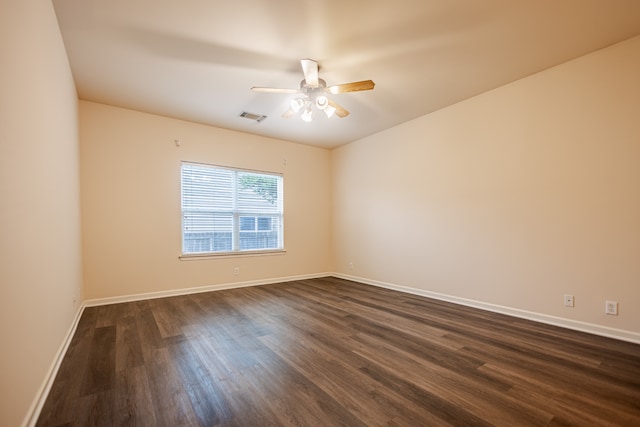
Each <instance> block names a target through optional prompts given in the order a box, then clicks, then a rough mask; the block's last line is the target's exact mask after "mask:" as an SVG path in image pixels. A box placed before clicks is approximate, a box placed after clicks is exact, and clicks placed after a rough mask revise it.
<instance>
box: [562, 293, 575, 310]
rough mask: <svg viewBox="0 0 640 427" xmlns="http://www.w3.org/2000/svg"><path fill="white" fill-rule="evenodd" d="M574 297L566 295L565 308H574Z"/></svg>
mask: <svg viewBox="0 0 640 427" xmlns="http://www.w3.org/2000/svg"><path fill="white" fill-rule="evenodd" d="M573 303H574V301H573V295H565V296H564V306H565V307H573Z"/></svg>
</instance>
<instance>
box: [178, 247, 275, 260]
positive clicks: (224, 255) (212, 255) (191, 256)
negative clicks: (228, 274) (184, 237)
mask: <svg viewBox="0 0 640 427" xmlns="http://www.w3.org/2000/svg"><path fill="white" fill-rule="evenodd" d="M286 253H287V251H286V250H285V249H277V250H272V251H242V252H221V253H212V252H208V253H202V254H182V255H180V256H178V259H179V260H180V261H197V260H206V259H220V258H243V257H254V256H272V255H284V254H286Z"/></svg>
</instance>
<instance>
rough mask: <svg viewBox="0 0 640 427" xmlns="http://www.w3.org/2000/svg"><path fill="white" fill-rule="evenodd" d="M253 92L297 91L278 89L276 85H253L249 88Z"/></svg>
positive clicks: (293, 91) (294, 91) (294, 90)
mask: <svg viewBox="0 0 640 427" xmlns="http://www.w3.org/2000/svg"><path fill="white" fill-rule="evenodd" d="M251 90H252V91H254V92H260V93H298V92H299V91H298V89H279V88H276V87H257V86H254V87H252V88H251Z"/></svg>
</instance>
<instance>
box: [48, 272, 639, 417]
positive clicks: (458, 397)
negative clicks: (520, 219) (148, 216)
mask: <svg viewBox="0 0 640 427" xmlns="http://www.w3.org/2000/svg"><path fill="white" fill-rule="evenodd" d="M38 425H39V426H156V425H157V426H441V425H458V426H490V425H495V426H527V425H531V426H567V425H575V426H594V425H607V426H615V425H619V426H640V345H635V344H631V343H626V342H622V341H616V340H612V339H607V338H603V337H597V336H593V335H588V334H583V333H579V332H575V331H569V330H565V329H561V328H556V327H552V326H548V325H543V324H539V323H534V322H530V321H526V320H523V319H517V318H513V317H508V316H504V315H500V314H496V313H490V312H486V311H481V310H476V309H472V308H468V307H463V306H458V305H454V304H450V303H446V302H442V301H436V300H431V299H428V298H423V297H419V296H414V295H408V294H403V293H399V292H395V291H391V290H387V289H380V288H376V287H372V286H367V285H363V284H359V283H355V282H350V281H346V280H341V279H336V278H321V279H312V280H303V281H296V282H287V283H280V284H273V285H266V286H257V287H250V288H240V289H232V290H225V291H217V292H209V293H200V294H192V295H186V296H178V297H171V298H163V299H155V300H146V301H138V302H131V303H123V304H114V305H108V306H100V307H90V308H87V309H85V311H84V313H83V315H82V318H81V320H80V323H79V325H78V328H77V331H76V334H75V336H74V338H73V340H72V342H71V344H70V347H69V349H68V351H67V354H66V356H65V358H64V361H63V363H62V365H61V367H60V370H59V373H58V376H57V378H56V380H55V382H54V384H53V387H52V390H51V392H50V394H49V396H48V399H47V401H46V403H45V405H44V408H43V410H42V412H41V414H40V419H39V421H38Z"/></svg>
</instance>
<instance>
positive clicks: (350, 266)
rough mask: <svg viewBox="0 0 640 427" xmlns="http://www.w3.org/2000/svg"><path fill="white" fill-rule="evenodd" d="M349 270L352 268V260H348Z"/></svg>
mask: <svg viewBox="0 0 640 427" xmlns="http://www.w3.org/2000/svg"><path fill="white" fill-rule="evenodd" d="M349 270H353V261H349Z"/></svg>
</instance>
